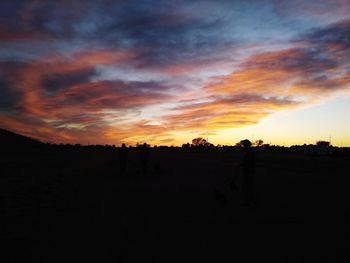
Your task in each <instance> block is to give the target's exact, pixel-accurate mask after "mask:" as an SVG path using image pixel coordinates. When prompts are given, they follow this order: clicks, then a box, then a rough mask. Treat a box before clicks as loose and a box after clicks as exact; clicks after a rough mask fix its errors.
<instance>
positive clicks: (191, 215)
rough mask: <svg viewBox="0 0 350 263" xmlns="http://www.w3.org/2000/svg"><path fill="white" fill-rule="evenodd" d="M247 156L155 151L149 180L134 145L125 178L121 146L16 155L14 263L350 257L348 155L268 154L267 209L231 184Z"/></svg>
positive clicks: (11, 204) (3, 189) (2, 185)
mask: <svg viewBox="0 0 350 263" xmlns="http://www.w3.org/2000/svg"><path fill="white" fill-rule="evenodd" d="M241 155H242V153H239V152H229V151H226V152H225V151H219V150H213V151H210V152H208V151H203V152H200V151H184V150H180V149H172V148H169V149H152V150H151V156H150V163H149V170H148V173H147V174H142V173H141V172H140V164H139V159H138V150H137V149H132V150H131V151H129V160H128V167H127V172H126V174H124V175H121V174H120V173H119V162H118V154H117V152H116V151H115V150H112V149H108V150H106V149H99V150H91V149H78V150H60V151H59V150H52V151H49V150H45V151H44V150H43V151H41V152H34V153H29V152H16V153H11V152H10V153H7V154H6V157H4V158H3V159H2V160H1V179H0V195H1V207H0V208H1V215H2V216H1V217H2V218H3V219H4V221H5V223H4V224H2V225H1V232H0V234H1V238H2V239H3V240H5V241H6V243H7V246H6V247H4V251H6V254H7V256H10V259H9V260H8V261H6V262H11V259H12V261H15V260H18V259H23V260H26V261H27V262H28V261H35V262H64V261H67V259H72V260H79V261H80V260H81V261H83V260H87V259H90V260H94V261H96V262H141V261H143V262H144V261H147V262H182V261H185V260H186V261H187V260H195V261H199V260H201V261H202V260H208V261H209V260H210V261H213V262H221V261H225V262H226V261H227V260H229V261H230V262H235V261H236V262H256V261H263V260H267V261H268V262H349V260H350V256H349V255H348V248H349V244H350V206H349V201H350V192H349V186H350V175H349V167H350V158H349V157H348V156H344V155H338V156H328V157H327V156H305V155H303V154H292V153H268V152H258V153H257V164H256V168H257V173H256V189H255V192H256V197H257V206H256V207H242V206H240V202H241V199H242V197H241V194H240V193H239V192H234V193H232V192H230V189H229V187H228V183H227V179H228V178H230V177H232V176H233V175H239V173H240V171H239V169H237V168H236V167H235V163H238V162H239V160H240V158H241ZM157 167H158V168H157ZM214 189H220V191H221V192H222V193H223V194H225V195H226V196H227V198H228V202H227V204H223V203H221V202H218V201H217V200H216V199H215V195H214ZM344 257H347V258H344ZM344 259H345V261H344ZM4 262H5V261H4Z"/></svg>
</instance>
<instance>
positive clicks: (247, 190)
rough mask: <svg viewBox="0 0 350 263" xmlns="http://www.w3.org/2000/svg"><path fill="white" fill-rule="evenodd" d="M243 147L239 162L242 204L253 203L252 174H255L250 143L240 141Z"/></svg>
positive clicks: (253, 157) (253, 156)
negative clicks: (241, 174) (241, 157)
mask: <svg viewBox="0 0 350 263" xmlns="http://www.w3.org/2000/svg"><path fill="white" fill-rule="evenodd" d="M242 144H243V147H244V151H245V153H244V156H243V159H242V161H241V163H240V164H239V166H240V167H241V168H242V172H243V184H242V191H243V194H244V202H243V205H255V198H254V175H255V154H254V151H253V148H252V147H251V146H252V143H251V142H250V141H249V140H247V139H246V140H243V141H242Z"/></svg>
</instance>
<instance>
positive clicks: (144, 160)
mask: <svg viewBox="0 0 350 263" xmlns="http://www.w3.org/2000/svg"><path fill="white" fill-rule="evenodd" d="M139 158H140V163H141V172H142V173H143V174H146V173H147V171H148V161H149V148H148V146H147V144H146V143H144V144H143V145H142V146H141V147H140V152H139ZM119 160H120V172H121V174H125V172H126V168H127V160H128V148H127V147H126V145H125V143H123V144H122V147H121V148H120V149H119Z"/></svg>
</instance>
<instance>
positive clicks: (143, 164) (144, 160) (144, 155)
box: [140, 143, 149, 174]
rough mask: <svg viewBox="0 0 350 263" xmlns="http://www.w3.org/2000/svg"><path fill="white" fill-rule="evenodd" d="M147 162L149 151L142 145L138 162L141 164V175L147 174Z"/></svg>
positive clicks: (145, 145)
mask: <svg viewBox="0 0 350 263" xmlns="http://www.w3.org/2000/svg"><path fill="white" fill-rule="evenodd" d="M148 160H149V149H148V147H147V144H146V143H144V144H143V145H142V146H141V148H140V162H141V170H142V173H143V174H146V173H147V166H148Z"/></svg>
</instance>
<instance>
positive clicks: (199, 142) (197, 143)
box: [192, 137, 214, 147]
mask: <svg viewBox="0 0 350 263" xmlns="http://www.w3.org/2000/svg"><path fill="white" fill-rule="evenodd" d="M192 146H194V147H212V146H214V145H213V144H211V143H209V142H208V141H207V140H206V139H204V138H202V137H198V138H194V139H193V140H192Z"/></svg>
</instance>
